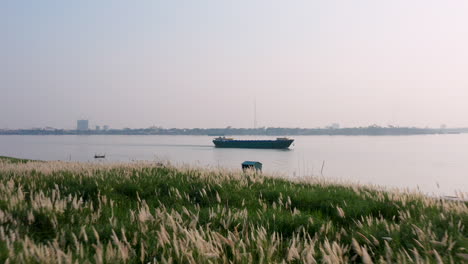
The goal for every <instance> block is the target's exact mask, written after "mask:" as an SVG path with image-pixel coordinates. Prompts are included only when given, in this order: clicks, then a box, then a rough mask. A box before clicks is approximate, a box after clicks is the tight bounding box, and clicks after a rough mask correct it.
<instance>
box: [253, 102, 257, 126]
mask: <svg viewBox="0 0 468 264" xmlns="http://www.w3.org/2000/svg"><path fill="white" fill-rule="evenodd" d="M254 129H257V97H254Z"/></svg>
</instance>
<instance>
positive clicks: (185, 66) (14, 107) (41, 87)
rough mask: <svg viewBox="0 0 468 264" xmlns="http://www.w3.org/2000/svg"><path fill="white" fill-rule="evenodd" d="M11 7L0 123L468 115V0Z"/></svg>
mask: <svg viewBox="0 0 468 264" xmlns="http://www.w3.org/2000/svg"><path fill="white" fill-rule="evenodd" d="M0 7H1V8H0V38H1V43H2V45H1V46H0V58H1V59H0V91H1V96H0V113H2V115H1V117H0V128H11V129H14V128H31V127H46V126H50V127H61V128H67V129H72V128H74V127H75V125H76V123H75V122H76V120H77V119H89V120H90V125H93V126H92V127H94V126H95V125H103V124H106V125H109V126H110V127H113V128H123V127H131V128H138V127H148V126H151V125H153V124H154V125H157V126H162V127H167V128H168V127H175V128H184V127H187V128H194V127H202V128H208V127H227V126H232V127H253V124H254V114H253V112H254V109H253V108H254V99H255V98H256V106H257V107H256V109H257V111H256V112H257V122H256V123H257V126H258V127H262V126H265V127H305V128H314V127H324V126H328V125H330V124H332V123H339V124H340V126H342V127H359V126H368V125H371V124H378V125H381V126H387V125H398V126H416V127H435V128H437V127H440V126H441V125H442V124H446V125H447V126H448V127H465V126H468V117H467V116H466V113H468V104H467V103H466V102H467V101H468V75H467V74H466V69H468V49H467V48H466V47H467V46H468V27H466V25H468V16H467V15H466V14H467V13H468V2H466V1H450V2H442V1H432V0H414V1H403V0H395V1H374V0H357V1H339V0H329V1H306V0H303V1H301V0H299V1H294V2H285V1H276V0H271V1H263V0H258V1H257V0H254V1H250V0H249V1H244V0H240V1H233V2H225V1H216V0H207V1H202V2H199V1H194V2H178V1H158V0H155V1H153V0H142V1H138V2H131V3H130V2H128V1H123V0H115V1H92V0H83V1H76V2H68V1H52V0H43V1H31V0H25V1H4V2H2V3H1V4H0Z"/></svg>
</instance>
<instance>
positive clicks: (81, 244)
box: [0, 157, 468, 263]
mask: <svg viewBox="0 0 468 264" xmlns="http://www.w3.org/2000/svg"><path fill="white" fill-rule="evenodd" d="M467 225H468V202H466V201H451V200H445V199H440V198H434V197H427V196H424V195H422V194H419V193H415V192H407V191H397V190H380V189H377V188H375V187H371V186H365V185H357V184H340V183H336V182H330V181H326V180H324V179H323V178H308V179H299V180H289V179H285V178H281V177H273V176H268V175H262V174H257V173H253V172H246V173H244V172H240V171H228V170H214V169H202V168H190V167H182V166H179V167H174V166H172V165H170V164H168V163H167V164H161V163H155V162H153V163H151V162H135V163H77V162H59V161H57V162H55V161H54V162H40V161H28V160H22V159H15V158H8V157H0V262H1V263H466V262H468V230H467Z"/></svg>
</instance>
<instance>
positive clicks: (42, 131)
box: [0, 125, 468, 136]
mask: <svg viewBox="0 0 468 264" xmlns="http://www.w3.org/2000/svg"><path fill="white" fill-rule="evenodd" d="M459 133H468V128H443V129H435V128H417V127H398V126H387V127H381V126H378V125H371V126H368V127H353V128H281V127H261V128H232V127H226V128H162V127H150V128H136V129H131V128H124V129H108V130H65V129H56V128H51V127H47V128H35V129H0V135H192V136H242V135H245V136H253V135H256V136H311V135H330V136H334V135H342V136H361V135H367V136H389V135H395V136H399V135H433V134H459Z"/></svg>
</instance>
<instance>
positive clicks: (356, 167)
mask: <svg viewBox="0 0 468 264" xmlns="http://www.w3.org/2000/svg"><path fill="white" fill-rule="evenodd" d="M236 138H239V139H243V138H245V139H247V138H249V139H251V138H252V137H236ZM260 138H267V137H257V139H260ZM212 139H213V137H208V136H107V135H106V136H0V155H3V156H13V157H19V158H29V159H41V160H72V161H91V162H97V161H95V160H94V158H93V157H94V154H104V153H105V154H106V160H105V161H98V162H108V161H132V160H169V161H171V162H172V163H186V164H192V165H197V166H209V167H217V166H221V167H228V168H240V164H241V163H242V162H243V161H245V160H258V161H260V162H262V163H263V167H264V171H265V172H269V173H276V174H283V175H287V176H288V177H302V176H321V177H322V175H323V177H325V178H334V179H340V180H345V181H352V182H358V183H366V184H367V183H370V184H376V185H383V186H389V187H403V188H410V189H416V188H419V189H420V190H422V191H423V192H426V193H429V194H432V193H435V194H443V195H454V194H455V191H461V192H468V134H458V135H425V136H378V137H369V136H298V137H294V139H295V140H296V141H295V143H294V146H293V149H291V150H261V149H219V148H214V147H213V144H212V142H211V140H212ZM322 165H323V170H322Z"/></svg>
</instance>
